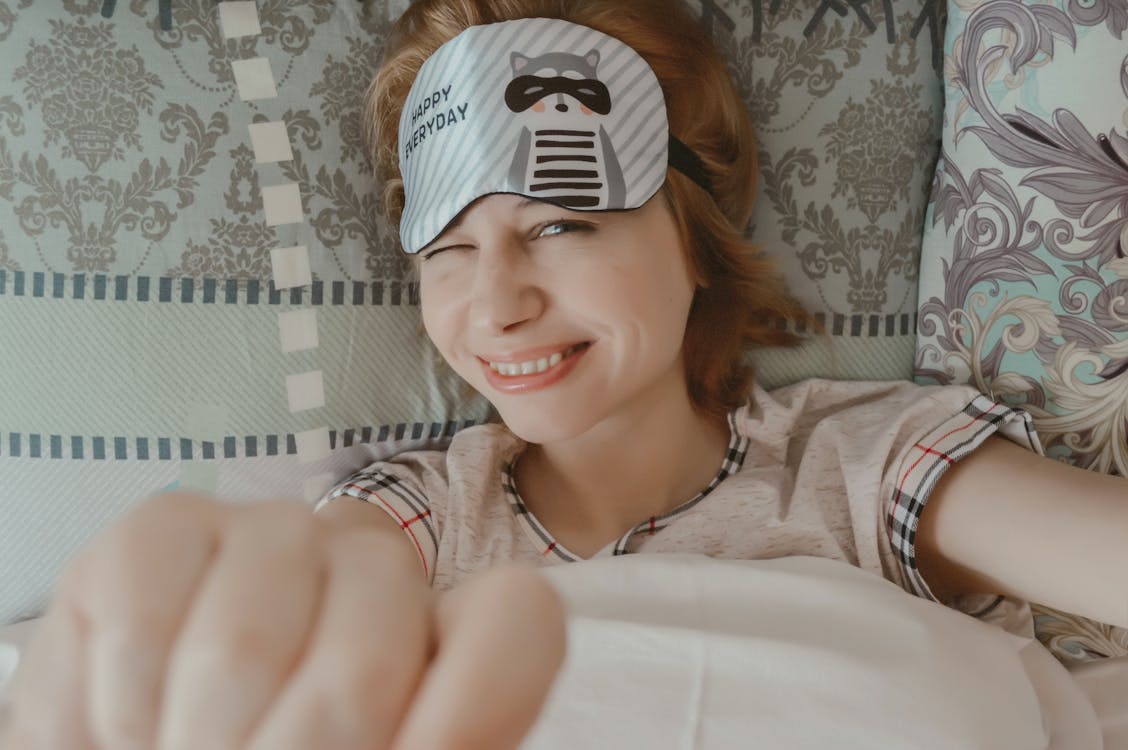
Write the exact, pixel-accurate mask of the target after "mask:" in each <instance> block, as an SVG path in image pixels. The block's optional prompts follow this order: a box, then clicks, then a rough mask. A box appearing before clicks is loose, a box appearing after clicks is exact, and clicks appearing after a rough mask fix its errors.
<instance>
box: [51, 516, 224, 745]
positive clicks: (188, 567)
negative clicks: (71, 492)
mask: <svg viewBox="0 0 1128 750" xmlns="http://www.w3.org/2000/svg"><path fill="white" fill-rule="evenodd" d="M222 512H223V511H222V510H221V509H219V508H218V507H217V506H216V505H215V504H214V503H212V502H211V501H208V500H206V499H205V498H203V497H200V496H187V495H178V496H165V497H162V498H160V499H157V500H154V501H150V502H149V503H147V504H146V505H144V506H141V507H140V508H139V509H138V510H137V511H136V512H135V513H134V514H133V515H132V516H131V517H129V518H128V519H127V520H126V522H125V523H123V524H122V525H121V526H120V527H117V528H115V529H113V530H112V531H111V532H110V533H109V534H107V535H106V537H104V538H103V539H100V540H99V546H97V547H95V548H92V549H91V552H90V555H89V556H88V561H83V564H85V565H86V566H87V570H85V571H83V570H81V568H80V570H79V573H78V576H76V578H83V579H87V578H88V579H93V578H94V575H93V574H94V573H96V574H97V579H96V588H95V581H94V580H90V581H89V582H87V583H85V584H83V583H76V584H75V585H78V586H81V587H82V588H81V590H80V591H77V592H76V593H75V596H76V598H77V599H78V600H79V603H80V606H81V607H82V609H84V610H85V612H86V613H87V616H88V617H89V619H90V624H91V637H90V644H89V656H88V661H87V667H88V669H89V681H88V683H87V685H88V688H89V706H90V713H89V722H90V727H91V733H92V735H93V737H94V739H95V740H96V742H97V743H98V745H99V746H100V747H113V748H115V749H116V750H134V748H137V749H138V750H140V749H141V748H152V747H153V746H154V740H155V737H156V732H157V725H158V721H159V720H160V708H161V697H162V685H163V682H164V677H165V670H166V668H167V660H168V654H169V651H170V650H171V648H172V645H173V642H174V641H175V639H176V637H177V634H178V632H179V629H180V626H181V623H182V622H183V620H184V618H185V616H186V615H187V612H188V609H189V607H190V606H191V602H192V599H193V597H194V592H195V591H196V589H197V588H198V587H199V585H200V583H201V581H202V580H203V578H204V575H205V573H206V571H207V569H208V566H209V564H210V561H211V559H212V557H213V556H214V554H215V552H216V548H217V546H218V542H219V531H218V526H219V523H218V518H219V516H220V514H221V513H222ZM83 572H86V573H89V574H91V575H89V576H83V575H82V573H83ZM64 715H65V714H64ZM60 723H61V722H60Z"/></svg>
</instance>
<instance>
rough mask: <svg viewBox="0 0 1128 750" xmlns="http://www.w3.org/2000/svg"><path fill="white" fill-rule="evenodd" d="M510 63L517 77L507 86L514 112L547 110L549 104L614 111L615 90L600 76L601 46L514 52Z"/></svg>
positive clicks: (559, 108)
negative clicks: (575, 50)
mask: <svg viewBox="0 0 1128 750" xmlns="http://www.w3.org/2000/svg"><path fill="white" fill-rule="evenodd" d="M510 65H511V67H512V69H513V76H514V77H513V80H512V81H510V82H509V85H508V86H507V87H506V89H505V104H506V106H507V107H509V109H510V111H512V112H524V111H526V110H530V109H531V110H532V111H534V112H544V111H545V110H546V109H547V108H548V107H549V106H551V107H552V108H553V109H554V110H555V111H557V112H560V113H566V112H573V111H579V112H582V113H583V114H585V115H590V114H592V113H597V114H600V115H606V114H608V113H609V112H610V111H611V94H610V92H609V91H608V90H607V86H606V85H605V84H604V83H603V82H602V81H600V80H599V79H598V78H597V77H596V67H597V66H598V65H599V51H598V50H592V51H591V52H589V53H587V54H586V55H583V56H580V55H573V54H570V53H567V52H550V53H548V54H546V55H540V56H539V57H526V56H525V55H522V54H521V53H519V52H514V53H513V54H512V56H511V57H510Z"/></svg>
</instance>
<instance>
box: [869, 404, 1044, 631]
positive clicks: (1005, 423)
mask: <svg viewBox="0 0 1128 750" xmlns="http://www.w3.org/2000/svg"><path fill="white" fill-rule="evenodd" d="M930 390H931V391H932V392H931V393H930V394H929V395H930V397H931V398H934V399H936V400H938V401H939V402H941V404H945V405H947V406H948V407H949V408H950V414H949V415H948V416H947V417H946V418H944V419H942V420H941V421H939V422H938V423H936V424H935V425H934V426H932V427H931V428H929V429H927V430H926V431H925V432H924V433H923V434H922V435H921V436H920V437H919V438H918V439H916V440H915V441H912V442H911V443H910V444H909V445H908V446H907V447H906V449H905V450H904V451H903V452H902V454H901V456H900V459H899V460H898V461H896V462H894V464H893V466H894V467H895V469H894V471H893V472H891V473H890V474H889V475H887V476H886V477H885V480H884V481H883V483H882V485H883V493H884V497H885V499H886V502H887V505H886V518H885V525H886V531H887V533H888V535H889V541H890V544H891V546H892V550H893V554H894V555H895V556H896V559H897V561H898V563H899V565H900V568H901V572H902V574H903V576H904V579H905V585H906V588H907V589H908V590H909V591H911V592H912V593H914V594H916V595H917V596H920V597H923V598H925V599H929V600H932V601H939V599H938V598H937V597H936V596H935V595H934V594H933V593H932V591H931V590H930V589H929V587H928V584H927V583H925V581H924V579H923V578H922V577H921V575H920V571H919V570H918V568H917V560H916V549H915V541H916V532H917V527H918V525H919V523H920V517H921V514H922V513H923V511H924V508H925V507H926V505H927V503H928V498H929V496H930V495H931V493H932V490H933V489H934V488H935V487H936V483H937V482H938V481H939V480H940V477H942V476H943V475H944V472H946V471H947V470H948V469H949V468H950V467H951V466H952V465H953V464H955V463H956V462H957V461H959V460H960V459H962V458H965V457H966V456H968V455H970V454H971V453H972V452H973V451H974V450H975V449H976V448H978V447H979V446H981V445H983V443H984V442H985V441H986V440H987V438H989V437H990V436H991V435H995V434H998V435H1000V436H1002V437H1005V438H1007V439H1009V440H1010V441H1012V442H1014V443H1016V444H1018V445H1020V446H1022V447H1024V448H1026V449H1027V450H1031V451H1034V452H1036V453H1038V454H1040V455H1044V451H1043V449H1042V445H1041V442H1040V441H1039V439H1038V436H1037V433H1036V432H1035V430H1034V425H1033V420H1032V419H1031V416H1030V414H1029V413H1028V412H1026V411H1024V410H1022V409H1019V408H1016V407H1011V406H1006V405H1003V404H1000V403H997V402H995V401H993V400H991V399H990V398H988V397H987V396H984V395H982V394H981V393H979V392H978V391H976V390H974V389H972V388H970V387H963V386H944V387H936V388H933V389H930ZM940 408H941V409H943V406H941V407H940ZM941 413H943V412H942V411H941ZM984 502H989V498H985V499H984ZM1002 601H1003V597H1001V596H979V595H977V596H974V597H960V598H959V600H958V601H956V602H945V603H946V604H949V606H953V607H955V608H957V609H960V610H962V611H965V612H967V613H968V614H971V615H973V616H977V617H982V616H983V615H986V614H988V613H989V612H990V611H991V610H993V609H995V608H996V607H997V606H998V605H999V604H1000V603H1001V602H1002Z"/></svg>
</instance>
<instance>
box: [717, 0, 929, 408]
mask: <svg viewBox="0 0 1128 750" xmlns="http://www.w3.org/2000/svg"><path fill="white" fill-rule="evenodd" d="M699 4H700V5H701V8H702V10H701V12H702V19H703V21H704V23H705V24H706V25H707V26H708V27H709V28H711V29H712V33H713V37H714V38H715V39H716V41H717V43H718V44H719V46H720V47H721V48H722V49H723V50H724V52H725V54H726V55H727V56H728V59H729V61H730V66H731V70H732V72H733V75H734V77H735V78H736V80H737V84H738V86H739V89H740V91H741V93H742V95H743V97H744V99H745V101H746V103H747V105H748V109H749V111H750V112H751V113H752V117H753V121H754V124H755V128H756V134H757V137H758V138H759V142H760V152H759V172H758V185H759V195H758V198H757V202H756V205H755V209H754V213H753V217H752V225H751V227H750V233H751V236H752V238H753V239H754V240H755V241H756V243H757V244H758V245H759V246H760V247H761V248H762V249H763V250H764V251H765V252H766V253H767V254H768V255H769V256H771V257H772V258H773V259H775V260H776V261H777V263H778V266H779V267H780V269H781V271H782V272H783V273H784V275H785V277H786V279H787V281H788V284H789V286H790V287H791V290H792V293H793V294H794V295H795V296H796V297H797V298H798V299H799V300H800V301H801V302H803V303H804V306H805V307H806V308H807V310H808V311H810V312H811V313H813V314H814V315H815V317H816V319H817V320H818V321H819V322H821V324H822V325H823V327H824V328H825V330H826V333H827V334H829V336H827V337H812V338H811V339H810V340H809V341H808V343H807V344H806V345H804V346H802V347H800V348H798V349H765V350H761V351H758V352H756V353H755V355H754V362H755V363H756V365H757V374H758V379H759V381H760V383H761V384H762V385H764V386H765V387H767V388H773V387H776V386H782V385H787V384H790V383H793V382H796V381H798V380H801V379H803V378H807V377H827V378H839V379H851V380H885V379H899V380H907V379H909V378H911V377H912V367H913V355H914V352H915V347H916V320H915V314H916V288H917V268H918V265H917V264H918V260H919V256H920V238H921V233H922V229H923V222H924V203H925V197H926V195H927V187H928V183H929V180H930V178H931V175H932V170H933V165H934V163H935V159H936V152H937V145H938V142H939V137H940V135H939V134H940V113H941V109H942V106H943V105H942V98H941V85H940V60H941V58H940V54H941V46H940V41H939V40H940V38H941V34H942V32H943V27H942V19H940V18H938V17H937V14H938V13H941V12H942V4H937V3H933V2H926V1H925V0H910V1H909V2H907V3H897V4H896V5H893V4H890V3H841V4H836V3H827V2H823V0H800V1H799V2H791V3H764V2H754V3H749V2H744V1H743V0H700V2H699ZM894 8H895V9H896V10H895V11H894ZM938 8H939V10H937V9H938ZM832 10H833V11H834V12H831V11H832Z"/></svg>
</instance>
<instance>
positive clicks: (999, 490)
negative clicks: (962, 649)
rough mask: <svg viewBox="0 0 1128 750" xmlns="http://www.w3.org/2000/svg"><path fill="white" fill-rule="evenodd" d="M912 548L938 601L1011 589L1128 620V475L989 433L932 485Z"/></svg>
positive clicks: (1107, 618) (1097, 616)
mask: <svg viewBox="0 0 1128 750" xmlns="http://www.w3.org/2000/svg"><path fill="white" fill-rule="evenodd" d="M916 555H917V564H918V566H919V568H920V572H921V575H922V576H923V577H924V580H925V582H927V583H928V585H929V587H930V588H931V589H932V591H933V593H934V594H936V596H937V597H939V598H940V599H941V600H942V601H948V600H949V599H950V598H951V597H952V596H955V595H959V594H978V593H987V594H1006V595H1008V596H1013V597H1017V598H1020V599H1026V600H1028V601H1031V602H1037V603H1039V604H1043V605H1046V606H1049V607H1053V608H1054V609H1060V610H1063V611H1066V612H1071V613H1073V614H1078V615H1082V616H1084V617H1088V618H1091V619H1094V620H1097V621H1100V622H1104V623H1108V624H1111V625H1119V626H1120V627H1128V479H1125V478H1122V477H1116V476H1110V475H1107V474H1098V473H1095V472H1091V471H1086V470H1084V469H1079V468H1077V467H1074V466H1069V465H1067V464H1063V463H1061V462H1059V461H1054V460H1052V459H1048V458H1045V457H1042V456H1039V455H1038V454H1036V453H1032V452H1030V451H1028V450H1026V449H1024V448H1021V447H1019V446H1017V445H1015V444H1013V443H1011V442H1009V441H1008V440H1006V439H1005V438H1001V437H997V436H995V437H991V438H989V439H988V440H987V442H985V443H984V444H983V445H982V446H981V447H980V448H979V449H978V450H976V451H975V452H974V453H972V454H971V455H970V456H968V457H967V458H965V459H963V460H961V461H959V462H957V463H955V464H953V465H952V467H951V468H949V469H948V471H947V472H945V474H944V476H943V477H941V478H940V480H939V482H938V483H937V485H936V487H935V489H933V491H932V494H931V496H930V497H929V500H928V504H927V505H926V506H925V509H924V511H923V513H922V515H921V519H920V524H919V526H918V528H917V537H916Z"/></svg>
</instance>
